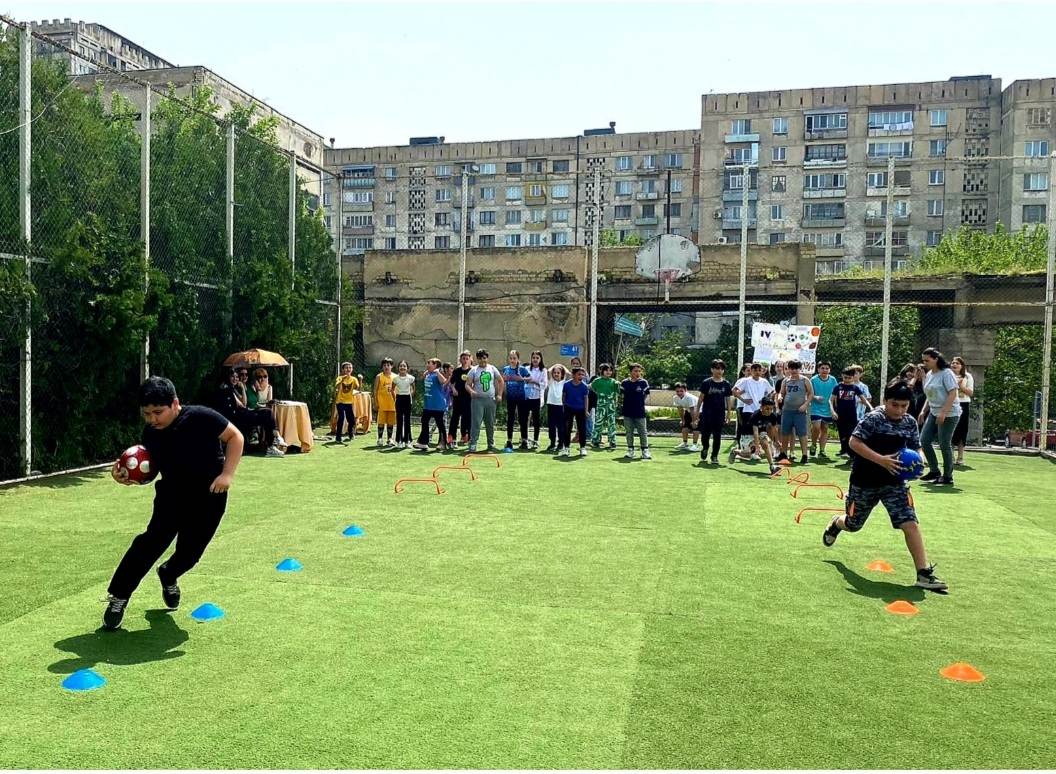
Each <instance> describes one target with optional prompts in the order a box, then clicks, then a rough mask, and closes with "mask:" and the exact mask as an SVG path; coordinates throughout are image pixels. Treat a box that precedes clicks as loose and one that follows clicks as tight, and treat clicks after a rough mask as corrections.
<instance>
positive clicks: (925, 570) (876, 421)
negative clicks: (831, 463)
mask: <svg viewBox="0 0 1056 774" xmlns="http://www.w3.org/2000/svg"><path fill="white" fill-rule="evenodd" d="M912 400H913V389H912V388H911V387H910V386H909V385H908V384H907V383H906V382H903V381H897V382H892V383H891V384H890V385H888V386H887V388H885V389H884V405H883V406H882V407H881V408H878V409H876V410H874V411H870V412H869V413H868V414H866V415H865V419H863V420H862V421H861V422H860V423H859V424H858V426H857V427H856V428H855V429H854V432H853V433H852V434H851V443H850V447H851V451H853V452H854V455H853V456H852V459H853V462H852V465H853V467H852V468H851V481H850V487H849V488H848V490H847V498H846V500H845V503H846V508H847V513H846V515H843V516H837V517H836V518H834V519H833V520H832V521H831V522H830V523H829V526H828V527H827V528H826V529H825V532H824V533H823V534H822V537H821V540H822V542H823V543H824V544H825V545H826V546H829V547H831V546H832V545H833V544H834V543H835V542H836V538H838V537H839V536H840V532H842V531H843V530H846V531H848V532H857V531H858V530H860V529H861V528H862V527H864V526H865V522H866V520H867V519H868V518H869V514H870V513H872V510H873V508H875V507H876V504H877V503H878V502H880V503H883V504H884V508H886V509H887V515H888V516H889V517H890V518H891V526H892V527H894V528H895V529H900V530H902V535H903V537H904V538H905V540H906V547H907V548H908V549H909V554H910V556H912V557H913V564H914V566H916V568H917V582H916V585H917V586H919V587H920V588H922V589H931V590H932V591H945V590H946V589H947V585H946V584H945V583H944V582H943V581H941V580H939V579H938V578H937V577H935V565H929V564H928V555H927V552H926V551H925V550H924V538H923V537H922V536H921V534H920V527H919V526H918V525H917V513H916V511H915V510H914V508H913V497H912V496H911V495H910V493H909V487H908V486H906V484H905V483H904V482H903V481H900V480H899V478H898V472H899V470H901V467H900V465H899V464H898V455H899V452H900V451H901V450H902V449H904V448H909V449H913V450H915V451H919V450H920V436H919V434H918V433H917V422H916V420H915V419H914V418H913V417H912V416H910V415H909V413H908V410H909V404H910V402H911V401H912Z"/></svg>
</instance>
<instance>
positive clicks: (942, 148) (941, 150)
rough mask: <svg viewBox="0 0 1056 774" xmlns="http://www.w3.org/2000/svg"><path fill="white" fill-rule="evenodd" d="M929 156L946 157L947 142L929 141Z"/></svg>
mask: <svg viewBox="0 0 1056 774" xmlns="http://www.w3.org/2000/svg"><path fill="white" fill-rule="evenodd" d="M928 155H929V156H932V157H935V156H945V155H946V141H945V140H929V141H928Z"/></svg>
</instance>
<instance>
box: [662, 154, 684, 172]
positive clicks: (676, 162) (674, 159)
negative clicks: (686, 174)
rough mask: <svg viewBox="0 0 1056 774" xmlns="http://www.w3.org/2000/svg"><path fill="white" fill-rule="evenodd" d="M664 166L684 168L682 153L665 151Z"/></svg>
mask: <svg viewBox="0 0 1056 774" xmlns="http://www.w3.org/2000/svg"><path fill="white" fill-rule="evenodd" d="M664 166H665V167H667V168H668V169H682V154H681V153H665V154H664Z"/></svg>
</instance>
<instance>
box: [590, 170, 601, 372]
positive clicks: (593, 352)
mask: <svg viewBox="0 0 1056 774" xmlns="http://www.w3.org/2000/svg"><path fill="white" fill-rule="evenodd" d="M593 237H594V238H593V239H592V240H591V243H590V360H589V361H588V363H587V365H588V366H589V367H590V371H589V373H592V374H593V373H597V368H596V366H597V362H598V356H597V350H598V247H599V246H598V242H600V241H601V165H600V164H598V165H596V166H595V167H594V232H593Z"/></svg>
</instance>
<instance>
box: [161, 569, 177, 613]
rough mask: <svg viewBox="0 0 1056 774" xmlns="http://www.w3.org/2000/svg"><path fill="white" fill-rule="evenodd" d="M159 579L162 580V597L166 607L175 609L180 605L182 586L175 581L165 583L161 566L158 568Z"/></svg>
mask: <svg viewBox="0 0 1056 774" xmlns="http://www.w3.org/2000/svg"><path fill="white" fill-rule="evenodd" d="M158 580H159V581H161V599H162V601H163V602H164V603H165V607H167V608H169V610H175V609H176V608H178V607H179V606H180V587H179V586H178V585H177V584H175V583H165V581H163V580H162V579H161V568H160V567H159V568H158Z"/></svg>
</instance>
